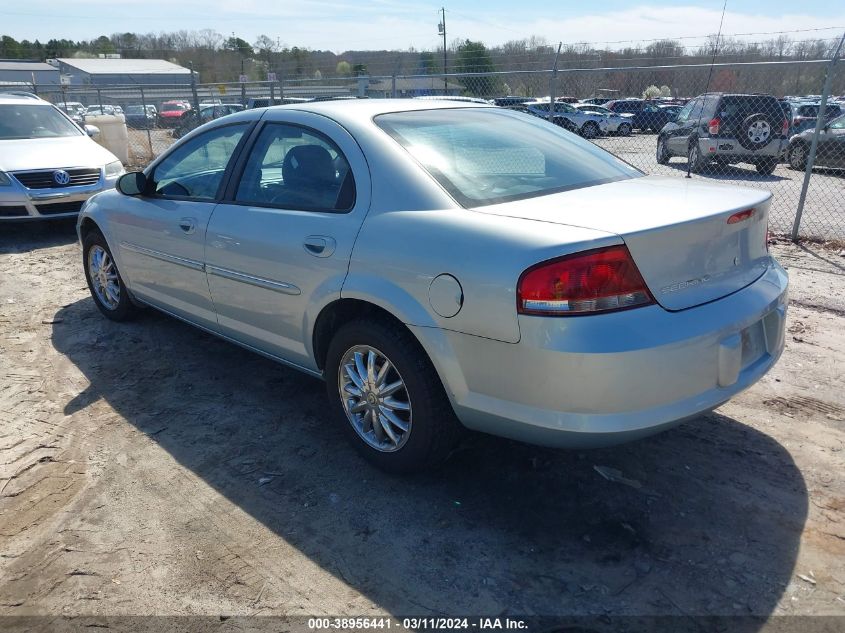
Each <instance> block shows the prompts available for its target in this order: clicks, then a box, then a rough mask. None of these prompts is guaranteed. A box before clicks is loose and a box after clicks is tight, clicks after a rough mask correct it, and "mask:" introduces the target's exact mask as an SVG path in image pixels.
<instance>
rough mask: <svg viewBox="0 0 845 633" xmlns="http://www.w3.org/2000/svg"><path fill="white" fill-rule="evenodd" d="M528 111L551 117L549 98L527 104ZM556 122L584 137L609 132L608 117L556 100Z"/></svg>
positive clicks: (592, 136) (594, 136)
mask: <svg viewBox="0 0 845 633" xmlns="http://www.w3.org/2000/svg"><path fill="white" fill-rule="evenodd" d="M525 107H526V108H527V109H528V112H529V113H531V114H533V115H534V116H538V117H540V118H543V119H548V118H549V110H550V109H551V108H550V105H549V100H548V99H537V100H536V101H531V102H529V103H526V104H525ZM553 118H554V123H555V124H556V125H559V126H560V127H562V128H564V129H567V130H569V131H570V132H576V133H577V134H580V135H581V136H583V137H584V138H596V137H597V136H601V135H602V134H607V132H608V119H607V117H605V116H602V115H601V114H596V113H593V112H582V111H581V110H578V109H576V108H575V107H573V106H572V105H570V104H568V103H563V102H560V101H558V102H556V103H555V108H554V117H553Z"/></svg>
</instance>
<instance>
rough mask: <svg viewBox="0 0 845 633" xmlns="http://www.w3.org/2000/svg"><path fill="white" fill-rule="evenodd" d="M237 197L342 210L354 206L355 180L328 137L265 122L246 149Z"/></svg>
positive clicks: (311, 208) (238, 199)
mask: <svg viewBox="0 0 845 633" xmlns="http://www.w3.org/2000/svg"><path fill="white" fill-rule="evenodd" d="M235 201H236V202H243V203H247V204H256V205H262V206H272V207H278V208H282V209H299V210H305V211H327V212H342V211H348V210H350V209H352V207H353V206H354V203H355V183H354V180H353V178H352V172H351V171H350V169H349V163H348V162H347V160H346V157H345V156H344V155H343V154H342V153H341V151H340V149H339V148H338V147H337V145H335V144H334V143H333V142H332V141H331V140H329V139H328V138H326V137H325V136H323V135H322V134H320V133H318V132H316V131H313V130H307V129H305V128H301V127H299V126H295V125H285V124H281V123H268V124H267V125H265V126H264V129H263V130H262V131H261V134H260V135H259V136H258V139H257V140H256V141H255V146H254V147H253V149H252V151H251V152H250V156H249V158H248V160H247V164H246V167H245V168H244V173H243V176H242V177H241V182H240V184H239V185H238V190H237V193H236V194H235Z"/></svg>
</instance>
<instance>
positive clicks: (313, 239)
mask: <svg viewBox="0 0 845 633" xmlns="http://www.w3.org/2000/svg"><path fill="white" fill-rule="evenodd" d="M302 245H303V246H304V247H305V251H306V252H307V253H308V254H309V255H313V256H314V257H329V256H331V254H332V253H334V249H335V247H336V246H337V242H335V241H334V238H332V237H328V236H326V235H309V236H308V237H306V238H305V242H304V243H303V244H302Z"/></svg>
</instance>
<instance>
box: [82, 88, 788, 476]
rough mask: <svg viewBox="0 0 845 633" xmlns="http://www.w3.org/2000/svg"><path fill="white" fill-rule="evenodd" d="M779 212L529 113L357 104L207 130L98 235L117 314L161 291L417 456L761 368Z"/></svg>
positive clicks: (110, 207) (101, 265)
mask: <svg viewBox="0 0 845 633" xmlns="http://www.w3.org/2000/svg"><path fill="white" fill-rule="evenodd" d="M769 203H770V195H769V194H768V193H765V192H761V191H759V190H751V189H739V188H732V187H723V186H717V185H711V184H705V183H702V182H700V181H698V180H686V179H682V178H675V179H670V178H659V177H646V176H644V175H643V174H642V173H641V172H639V171H637V170H636V169H634V168H633V167H631V166H630V165H628V164H627V163H625V162H623V161H621V160H619V159H618V158H616V157H615V156H613V155H611V154H609V153H607V152H605V151H603V150H602V149H600V148H598V147H596V146H594V145H593V144H592V143H589V142H588V141H585V140H583V139H580V138H578V137H577V136H575V135H573V134H570V133H568V132H566V131H564V130H562V129H560V128H558V127H556V126H554V125H552V124H550V123H548V122H547V121H544V120H541V119H538V118H536V117H532V116H529V115H526V114H521V113H517V112H513V111H509V110H505V109H500V108H495V107H490V106H484V105H476V104H457V103H449V102H434V101H428V102H426V101H418V100H405V101H397V100H356V101H344V102H322V103H313V104H312V103H309V104H296V105H290V106H281V107H273V108H268V109H259V110H251V111H246V112H242V113H239V114H235V115H232V116H228V117H224V118H222V119H218V120H216V121H213V122H211V123H208V124H206V125H204V126H202V127H200V128H198V129H197V130H195V131H193V132H192V133H191V134H189V135H188V136H186V137H185V138H184V139H182V140H181V141H179V142H178V143H177V144H175V145H174V146H173V147H172V148H171V149H170V150H169V151H168V152H167V153H165V154H164V155H163V156H161V157H160V158H159V159H158V160H156V161H155V162H154V163H153V164H152V165H150V166H149V167H148V168H147V169H146V170H145V171H144V172H143V173H140V172H139V173H131V174H126V175H125V176H123V177H122V178H121V180H120V181H119V182H118V188H117V190H116V191H112V192H105V193H102V194H99V195H97V196H95V197H94V198H92V199H91V200H90V201H89V202H88V203H87V204H86V205H85V207H84V209H83V212H82V214H81V216H80V219H79V224H78V231H79V237H80V239H81V242H82V246H83V264H84V270H85V276H86V278H87V280H88V285H89V287H90V289H91V294H92V296H93V298H94V301H95V303H96V305H97V307H98V308H99V309H100V311H101V312H102V313H103V314H104V315H105V316H107V317H108V318H110V319H114V320H117V321H121V320H124V319H128V318H130V317H132V316H133V315H134V314H135V313H136V312H137V310H138V308H139V307H140V306H152V307H154V308H157V309H159V310H161V311H163V312H166V313H168V314H170V315H173V316H175V317H177V318H179V319H182V320H184V321H187V322H189V323H191V324H193V325H195V326H197V327H199V328H202V329H204V330H207V331H208V332H211V333H213V334H216V335H218V336H220V337H222V338H225V339H227V340H229V341H232V342H234V343H237V344H239V345H242V346H244V347H246V348H249V349H251V350H254V351H256V352H258V353H260V354H263V355H265V356H268V357H270V358H273V359H275V360H277V361H279V362H282V363H285V364H287V365H290V366H292V367H295V368H297V369H299V370H301V371H304V372H306V373H309V374H312V375H314V376H317V377H320V378H323V379H324V380H325V381H326V384H327V391H328V398H329V400H330V404H331V408H332V411H333V413H334V414H336V415H337V418H338V419H339V420H340V421H341V423H342V425H343V427H344V428H345V429H346V432H347V434H348V436H349V437H350V439H351V440H352V441H353V443H354V444H355V446H357V447H358V449H359V450H360V451H361V452H362V453H363V455H364V456H365V457H366V458H367V459H369V460H370V461H372V462H373V463H375V464H376V465H378V466H380V467H382V468H384V469H386V470H390V471H403V472H407V471H412V470H417V469H420V468H423V467H426V466H430V465H432V464H436V463H438V462H440V461H441V460H443V459H444V458H446V457H447V456H448V455H449V453H450V452H451V451H452V449H453V448H454V446H455V443H456V441H457V440H458V439H459V437H460V435H461V432H462V431H463V430H464V429H465V428H469V429H473V430H477V431H484V432H488V433H493V434H496V435H501V436H505V437H510V438H515V439H518V440H523V441H526V442H533V443H537V444H543V445H549V446H559V447H576V446H577V447H589V446H598V445H607V444H612V443H618V442H621V441H627V440H632V439H635V438H639V437H642V436H645V435H648V434H651V433H655V432H657V431H659V430H661V429H665V428H667V427H670V426H672V425H675V424H678V423H679V422H680V421H682V420H686V419H689V418H693V417H695V416H697V415H699V414H701V413H703V412H705V411H709V410H711V409H713V408H714V407H717V406H719V405H720V404H722V403H723V402H725V401H726V400H728V399H729V398H731V397H732V396H733V395H735V394H736V393H738V392H739V391H741V390H743V389H745V388H746V387H748V386H749V385H751V384H753V383H754V382H755V381H757V380H758V379H760V377H761V376H763V375H764V374H765V373H766V372H767V371H768V370H769V369H770V368H771V367H772V365H773V364H774V363H775V361H776V360H777V359H778V357H779V356H780V354H781V351H782V349H783V344H784V336H783V330H784V319H785V312H786V292H787V277H786V274H785V273H784V271H783V269H782V268H781V267H780V266H779V265H778V264H777V262H776V261H775V260H774V259H773V258H772V257H771V256H770V255H769V253H768V250H767V247H766V231H767V221H768V220H767V218H768V212H769ZM174 362H178V359H174Z"/></svg>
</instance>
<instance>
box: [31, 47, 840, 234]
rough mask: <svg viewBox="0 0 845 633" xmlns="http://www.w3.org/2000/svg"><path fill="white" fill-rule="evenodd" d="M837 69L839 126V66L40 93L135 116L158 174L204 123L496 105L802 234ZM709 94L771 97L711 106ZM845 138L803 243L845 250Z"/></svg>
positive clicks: (814, 197) (827, 137)
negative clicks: (451, 103) (315, 103)
mask: <svg viewBox="0 0 845 633" xmlns="http://www.w3.org/2000/svg"><path fill="white" fill-rule="evenodd" d="M831 67H832V68H833V75H832V78H831V79H832V80H831V91H830V92H831V97H830V100H829V102H828V106H827V108H826V112H825V113H824V114H823V121H824V122H825V123H826V122H828V121H832V120H833V119H835V117H836V116H838V115H839V113H840V112H841V113H843V114H845V97H843V100H842V101H841V102H840V100H839V98H838V96H839V95H843V93H845V69H843V68H842V66H841V65H839V66H832V65H831V64H830V62H829V61H827V60H813V61H806V62H794V61H789V62H762V63H735V64H715V65H711V64H694V65H676V66H668V65H665V66H664V65H653V66H637V67H624V68H601V67H595V68H574V69H573V68H566V69H560V70H557V71H553V70H543V71H515V72H502V73H496V72H494V73H469V74H448V75H442V74H441V75H391V76H361V77H334V78H321V79H287V80H281V81H272V82H252V83H243V84H241V83H219V84H201V85H196V86H190V85H180V86H155V85H153V86H139V85H132V86H103V87H89V86H86V87H77V86H66V87H61V88H56V87H53V88H52V90H48V89H42V88H41V87H38V86H36V87H35V90H36V91H37V92H38V93H39V95H40V96H42V97H43V98H45V99H48V100H50V101H52V102H54V103H56V104H66V105H65V107H66V108H68V109H69V111H71V110H72V109H73V108H75V107H79V106H76V105H75V104H81V105H82V106H84V107H88V108H90V107H91V106H96V105H102V106H103V111H108V112H113V111H114V110H113V109H114V108H115V107H119V108H120V109H122V112H123V116H124V117H125V119H126V124H127V132H128V141H129V151H128V163H129V164H128V166H129V167H130V168H140V167H143V166H145V165H146V164H148V163H149V162H150V161H152V160H153V159H154V158H155V157H156V156H158V155H160V154H161V153H162V152H163V151H165V150H166V149H167V148H168V147H169V146H170V145H171V144H172V143H174V142H175V141H176V139H177V138H179V137H180V136H182V135H184V134H185V133H186V132H188V131H190V130H191V129H193V128H194V127H196V126H197V125H198V124H200V123H204V122H206V121H208V120H211V119H213V118H218V117H219V116H224V115H226V114H229V113H231V112H234V111H236V110H239V109H242V108H248V107H264V106H268V105H271V104H281V103H295V102H298V101H305V100H319V99H340V98H356V97H357V98H363V97H366V98H371V99H372V98H429V99H444V98H448V99H457V100H471V99H478V100H486V101H491V102H494V103H496V104H497V105H500V106H502V107H509V108H512V109H517V110H522V111H524V112H529V113H531V114H534V115H537V116H541V117H544V118H548V119H550V121H551V122H553V123H554V124H556V125H559V126H562V127H565V128H567V129H569V130H570V131H572V132H574V133H577V134H580V135H582V136H584V137H585V138H588V139H590V140H591V141H592V142H594V143H596V144H597V145H599V146H601V147H603V148H605V149H606V150H608V151H609V152H611V153H613V154H615V155H617V156H618V157H620V158H622V159H623V160H625V161H627V162H628V163H630V164H632V165H634V166H635V167H637V168H639V169H640V170H642V171H643V172H645V173H646V174H649V175H659V176H666V177H670V178H687V177H691V178H692V179H699V180H702V181H707V182H721V183H726V184H732V185H737V186H742V187H751V188H757V189H763V190H767V191H770V192H771V193H772V196H773V201H772V209H771V218H770V226H771V230H772V231H773V232H775V233H790V232H791V231H792V228H793V223H794V221H795V217H796V213H797V210H798V206H799V199H800V197H801V196H800V194H801V188H802V184H803V180H804V175H805V171H806V169H807V156H808V154H809V149H810V141H811V138H812V133H813V129H814V127H815V123H816V119H817V117H818V115H819V106H818V102H819V100H820V97H821V93H822V89H823V85H824V81H825V76H826V72H827V70H828V68H831ZM708 92H709V93H729V94H743V95H757V96H746V97H742V98H729V97H720V96H718V95H716V94H713V95H711V96H702V95H705V93H708ZM762 95H768V97H765V96H762ZM644 97H647V98H646V99H644ZM552 100H554V103H555V106H554V108H552V107H551V106H550V103H551V101H552ZM197 109H199V115H197ZM843 120H845V119H843ZM90 122H92V123H96V119H91V120H90ZM838 126H839V123H838V122H836V121H834V122H833V124H832V125H831V126H830V127H825V128H823V129H822V132H821V135H820V137H819V143H818V152H817V156H816V160H815V165H814V166H813V168H812V170H811V176H810V178H809V186H808V190H807V195H806V200H805V203H804V207H803V213H802V220H801V229H800V235H801V236H802V237H812V238H822V239H845V187H844V186H845V179H843V176H845V172H843V171H842V169H843V168H845V129H842V128H840V127H838ZM843 127H845V126H843Z"/></svg>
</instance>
